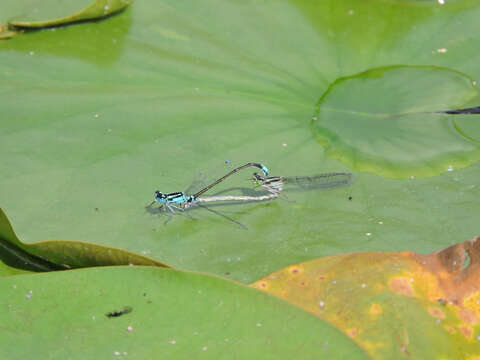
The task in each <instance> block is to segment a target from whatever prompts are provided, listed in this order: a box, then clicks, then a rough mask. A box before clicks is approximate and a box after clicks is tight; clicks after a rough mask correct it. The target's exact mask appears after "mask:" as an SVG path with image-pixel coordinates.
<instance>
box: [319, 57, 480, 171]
mask: <svg viewBox="0 0 480 360" xmlns="http://www.w3.org/2000/svg"><path fill="white" fill-rule="evenodd" d="M472 103H473V104H475V103H476V104H480V91H479V88H478V86H477V85H476V82H475V81H474V80H473V79H471V78H469V77H468V76H466V75H465V74H461V73H459V72H457V71H452V70H451V69H447V68H440V67H432V66H393V67H386V68H378V69H372V70H368V71H365V72H362V73H360V74H357V75H353V76H348V77H344V78H340V79H337V80H336V81H335V82H334V83H333V84H332V85H331V86H330V87H329V89H328V90H327V91H326V92H325V93H324V95H323V96H322V98H321V99H320V101H319V103H318V110H317V113H316V114H315V116H314V120H313V121H312V126H313V129H314V131H315V133H316V134H317V135H318V138H319V140H320V141H321V142H322V143H323V144H325V147H326V153H327V154H328V155H329V156H332V157H334V158H337V159H339V160H341V161H343V162H345V163H346V164H348V165H349V166H350V167H352V168H354V169H357V170H363V171H370V172H374V173H378V174H381V175H384V176H391V177H400V178H402V177H404V178H409V177H412V176H415V177H418V176H432V175H437V174H439V173H442V172H445V171H447V170H448V169H449V168H452V167H455V168H461V167H465V166H469V165H471V164H473V163H475V162H477V161H478V160H479V159H480V117H478V115H477V116H475V115H472V117H471V118H470V119H469V120H470V121H471V122H474V125H477V126H476V131H475V130H473V128H472V129H469V131H465V129H462V126H461V125H459V124H458V120H459V119H458V118H457V117H455V116H451V115H447V114H445V113H444V111H445V110H448V109H460V108H462V107H466V105H468V104H472ZM464 119H466V117H464Z"/></svg>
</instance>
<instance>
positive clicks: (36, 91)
mask: <svg viewBox="0 0 480 360" xmlns="http://www.w3.org/2000/svg"><path fill="white" fill-rule="evenodd" d="M2 6H4V5H3V3H2V5H0V9H1V10H3V9H2ZM479 16H480V4H479V3H478V1H476V0H458V1H447V3H446V4H444V5H441V4H439V3H438V2H436V1H383V0H368V1H358V0H342V1H338V0H328V1H327V0H323V1H313V0H291V1H287V0H281V1H267V2H256V1H243V2H237V1H231V0H227V1H211V2H209V3H208V5H207V4H205V3H199V2H192V1H188V2H179V1H162V2H157V1H152V0H144V1H138V2H136V3H134V4H133V5H132V6H130V7H129V8H128V9H127V10H126V11H124V12H122V13H120V14H118V16H115V17H112V18H110V19H108V21H101V22H98V23H83V24H80V25H73V26H69V27H64V28H60V29H57V30H56V31H54V32H52V31H49V30H48V31H38V32H35V33H30V34H27V35H25V36H19V37H17V38H16V39H15V40H14V41H8V42H2V43H0V55H1V56H0V68H1V70H0V77H1V79H0V92H1V94H2V95H1V100H0V101H1V105H2V121H1V123H0V154H2V161H1V162H0V173H1V174H2V177H1V178H0V201H1V203H2V204H1V205H2V206H3V207H4V208H5V209H6V211H7V212H8V214H9V216H11V218H12V221H13V223H14V224H15V228H16V230H17V232H18V233H19V235H20V237H21V238H22V239H25V241H27V242H33V241H37V240H40V239H52V238H62V239H65V238H67V239H72V240H84V241H89V242H96V243H99V244H102V245H106V246H115V247H121V248H125V249H128V250H132V251H135V252H137V253H142V254H148V256H151V257H153V258H155V259H158V260H161V261H165V262H167V263H169V264H171V265H173V266H176V267H182V268H186V269H195V270H201V271H209V272H212V273H216V274H221V275H225V276H229V277H231V278H233V279H236V280H239V281H244V282H251V281H253V280H255V279H258V278H260V277H261V276H262V275H265V274H268V273H270V272H273V271H275V270H277V269H279V268H281V267H283V266H286V265H288V264H292V263H296V262H301V261H305V260H308V259H312V258H317V257H320V256H325V255H329V254H333V253H339V252H347V251H348V252H349V251H358V250H364V251H366V250H376V251H381V250H389V251H400V250H405V249H409V250H412V251H416V252H427V251H428V252H429V251H433V250H434V249H437V248H440V247H445V246H447V245H450V244H452V243H455V242H458V241H460V240H461V239H465V238H472V237H473V236H475V235H477V234H478V221H477V219H476V218H475V216H472V214H476V213H479V212H480V203H479V202H478V201H477V199H478V198H479V197H480V187H479V186H478V178H479V177H480V166H479V163H478V162H476V163H475V161H476V159H477V158H476V156H477V155H476V154H478V140H479V136H478V134H479V130H480V129H479V126H480V121H479V120H478V117H477V116H476V115H468V116H467V115H459V116H460V117H455V118H454V117H453V116H454V115H452V117H448V119H449V120H448V121H445V119H447V118H446V115H441V117H440V118H439V119H438V120H439V121H436V119H429V120H428V122H425V126H426V127H427V128H428V129H429V130H431V132H427V133H425V129H424V128H422V126H420V125H418V123H416V124H415V127H414V128H412V127H411V126H409V129H408V130H409V131H410V132H408V133H406V134H405V136H403V134H402V141H401V143H400V147H399V149H403V150H404V151H405V152H404V153H403V154H406V155H405V156H403V157H401V159H407V158H408V156H407V155H408V154H409V156H410V157H411V158H412V159H411V161H404V163H402V164H399V161H398V158H397V157H395V156H396V154H397V153H396V151H395V149H394V148H392V147H391V144H392V142H389V141H388V139H387V138H385V139H382V140H383V141H379V142H378V143H373V142H372V141H370V144H369V145H371V146H372V152H371V153H373V154H376V157H367V159H366V157H365V156H363V157H362V156H361V155H362V154H364V153H365V152H364V151H363V150H365V148H364V147H363V148H362V147H360V145H359V144H365V138H362V137H364V136H365V137H367V138H368V139H375V136H376V135H382V136H384V134H385V132H386V133H387V135H389V136H396V135H397V133H396V131H397V129H398V127H397V128H395V127H393V128H388V127H387V128H383V127H382V128H381V129H380V128H379V127H378V126H369V128H368V129H364V128H362V129H361V131H355V132H354V133H353V134H348V136H352V139H353V140H354V141H355V142H354V143H353V145H352V146H351V147H350V148H349V151H348V152H347V153H346V152H345V151H344V152H343V153H342V154H341V156H334V157H332V156H330V155H335V154H334V152H333V151H331V149H332V148H331V147H328V145H327V144H325V137H326V135H328V134H325V133H322V132H321V128H320V127H317V126H316V125H314V126H312V117H314V116H319V115H321V117H319V119H318V120H317V123H320V122H321V121H323V119H324V118H323V113H320V114H317V113H318V111H322V112H323V111H324V110H326V109H323V110H322V109H321V107H320V109H319V108H317V104H318V103H319V101H320V99H322V96H324V95H325V94H326V93H327V91H328V89H332V86H333V84H334V83H335V81H337V80H339V79H347V78H348V77H355V76H357V75H358V74H360V73H362V72H365V71H371V70H373V69H382V68H387V67H389V66H402V67H406V66H410V67H415V68H416V69H418V68H422V67H423V68H433V67H439V68H442V69H444V71H445V73H447V74H462V76H463V77H464V78H467V79H472V80H473V81H475V80H476V79H479V78H480V66H479V65H478V64H479V63H480V53H479V52H478V51H477V49H478V43H479V41H480V31H479V30H480V23H479V22H478V18H479ZM443 49H445V51H444V50H443ZM411 74H412V73H411V72H407V75H408V78H410V79H411V78H412V77H413V78H414V76H411ZM442 74H444V73H442ZM406 78H407V77H406ZM422 78H423V76H422ZM384 79H385V78H384ZM442 79H444V78H443V77H441V78H440V79H439V81H436V82H435V86H438V87H441V86H442V84H441V83H442V81H441V80H442ZM449 79H450V80H449ZM451 79H454V78H453V77H451V78H449V77H448V76H447V77H446V80H445V89H448V90H449V92H442V93H441V94H442V96H443V97H442V99H444V100H442V102H439V103H437V104H435V105H436V106H435V107H431V108H430V107H429V108H428V109H427V110H428V111H435V110H447V109H448V108H445V107H444V106H448V107H453V108H457V107H461V106H463V105H467V104H464V103H463V101H466V100H465V99H467V98H470V97H469V96H466V97H465V96H462V91H465V92H466V93H468V94H474V93H475V92H477V90H476V89H477V86H478V85H475V86H472V84H471V83H470V85H468V86H470V87H468V86H467V85H465V86H464V87H462V86H453V85H455V84H453V85H452V83H451V81H453V80H451ZM400 80H401V79H400ZM419 80H421V79H419ZM390 81H392V80H389V79H386V85H390V86H392V87H395V86H397V87H399V88H398V89H397V90H398V91H397V92H395V93H391V94H389V93H388V92H387V91H383V92H382V93H381V95H382V96H383V98H382V99H383V100H384V101H387V100H388V102H386V104H395V99H396V98H397V97H398V96H399V94H400V93H409V92H412V93H415V94H420V93H421V92H420V91H419V90H421V89H419V82H418V81H417V82H412V83H409V82H403V83H402V82H400V81H399V80H398V79H397V80H396V82H392V83H390ZM349 82H350V81H344V82H343V85H345V86H346V88H345V89H344V90H346V92H345V93H344V94H343V95H342V94H340V93H338V91H337V90H338V89H335V91H332V92H330V94H334V95H335V96H336V97H335V101H337V102H342V100H343V104H342V105H343V107H344V108H348V107H349V106H350V105H352V106H353V105H354V104H355V103H354V102H355V101H359V99H360V100H363V101H367V100H368V101H369V103H371V104H372V106H373V105H375V101H376V100H377V99H378V96H379V92H372V93H371V94H370V95H369V93H367V92H366V91H364V88H362V87H360V88H358V90H356V91H355V92H352V91H351V90H352V89H353V85H352V86H350V85H348V83H349ZM439 84H440V85H439ZM437 90H438V89H435V91H437ZM423 93H424V95H425V92H423ZM450 96H451V97H450ZM325 99H328V100H329V101H330V100H334V98H330V97H329V96H327V97H325ZM421 100H422V98H421V97H420V95H419V104H421V103H422V101H421ZM472 101H473V100H472ZM349 104H350V105H349ZM401 104H405V102H402V103H401ZM469 105H472V104H469ZM473 105H475V104H473ZM390 110H391V109H390ZM409 110H411V109H409ZM402 111H403V109H395V112H402ZM335 119H336V118H333V120H332V119H330V120H329V121H334V124H335V125H342V126H341V127H340V129H341V130H342V131H341V133H337V134H336V137H337V138H336V139H334V140H335V141H336V144H342V141H346V139H347V134H345V135H344V134H343V131H344V129H347V128H349V125H348V124H349V123H352V129H354V127H353V125H358V124H355V121H357V120H358V119H357V118H356V117H355V116H352V117H347V116H345V115H342V118H338V120H337V121H335ZM452 119H454V120H452ZM340 120H341V121H343V122H341V121H340ZM347 121H348V122H349V123H348V122H347ZM414 121H415V119H414V118H412V119H409V120H408V123H409V124H412V123H413V122H414ZM419 121H420V122H421V121H422V119H421V118H419ZM324 124H325V123H324ZM332 124H333V123H332V122H329V123H328V124H327V125H329V126H330V125H332ZM429 125H430V126H429ZM325 126H326V125H325ZM325 126H324V128H325ZM380 130H381V132H380ZM418 130H421V132H420V133H419V132H418ZM412 131H413V132H412ZM319 132H320V133H319ZM419 134H420V135H421V136H419ZM430 134H431V135H432V136H431V137H430ZM320 135H321V136H320ZM468 139H470V140H468ZM326 146H327V148H326V150H325V147H326ZM359 147H360V148H359ZM426 148H428V151H427V150H426ZM352 149H353V150H352ZM362 151H363V153H362ZM409 152H410V153H409ZM337 154H338V153H337ZM394 155H395V156H394ZM400 155H402V154H400V153H398V156H399V157H400ZM417 157H418V158H417ZM382 159H383V160H385V161H383V160H382ZM225 160H230V161H231V164H234V165H237V164H238V165H240V164H242V163H244V162H247V161H260V162H264V163H265V164H266V165H267V166H268V167H270V168H271V170H272V174H273V175H284V176H291V175H313V174H316V173H320V172H330V171H354V172H355V183H354V184H353V185H352V186H351V187H344V188H340V189H335V190H329V191H323V192H321V191H292V192H286V193H285V195H286V196H287V197H288V200H289V201H286V200H284V199H278V200H276V201H274V202H271V203H267V204H265V203H263V204H262V203H253V204H244V205H228V206H222V205H220V206H215V207H214V208H213V209H215V210H217V211H220V212H221V213H222V214H224V215H227V216H229V217H230V218H232V219H233V220H235V221H238V222H240V223H242V224H243V225H245V226H246V227H247V228H248V230H245V229H244V228H243V227H241V226H238V225H237V224H236V223H234V222H232V221H229V220H227V219H225V218H224V217H221V216H218V215H216V214H214V213H211V212H208V211H207V210H205V209H201V208H195V209H192V211H189V212H188V214H184V215H175V216H174V217H173V218H172V219H171V220H170V221H169V222H168V223H167V224H165V221H166V220H167V219H168V218H167V217H166V216H163V215H161V214H158V213H153V214H152V213H149V212H147V211H146V210H145V205H146V204H148V203H149V202H150V201H151V200H152V194H153V191H154V190H157V189H159V190H161V191H165V192H173V191H181V190H183V189H185V188H187V187H188V185H189V184H190V183H191V182H192V180H193V179H194V178H195V176H196V174H197V173H198V172H200V171H205V170H208V169H211V168H216V169H221V168H222V165H223V164H224V162H225ZM356 160H359V161H356ZM360 160H361V161H360ZM382 161H383V162H382ZM387 162H388V163H387ZM469 164H472V165H470V166H469ZM350 166H351V167H352V168H350ZM386 166H388V168H387V169H386ZM462 166H466V167H464V168H461V167H462ZM385 169H386V170H385ZM363 170H369V171H371V173H366V172H362V171H363ZM387 170H388V171H387ZM427 170H428V171H427ZM447 170H452V171H447ZM218 173H219V174H220V171H219V172H218ZM440 173H441V174H440ZM214 174H217V172H214ZM379 174H383V175H385V174H389V175H390V176H392V177H393V176H395V177H405V176H406V175H407V176H408V179H395V180H394V179H390V178H386V177H383V176H379ZM432 174H436V175H438V176H433V177H429V178H424V179H418V176H421V175H432ZM248 177H250V173H249V172H243V173H240V174H238V175H236V176H235V177H234V178H232V179H229V181H228V182H226V183H224V184H225V186H223V187H221V188H219V189H220V190H221V189H227V188H229V187H239V186H240V187H243V188H245V187H250V186H251V184H250V183H249V182H247V181H246V180H245V179H247V178H248ZM410 177H413V178H412V179H411V178H410ZM212 193H214V192H212ZM349 196H352V199H351V200H348V197H349ZM418 239H422V241H418Z"/></svg>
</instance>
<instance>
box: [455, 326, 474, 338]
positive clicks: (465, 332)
mask: <svg viewBox="0 0 480 360" xmlns="http://www.w3.org/2000/svg"><path fill="white" fill-rule="evenodd" d="M458 330H460V332H461V333H462V334H463V335H465V337H467V338H471V337H472V328H471V327H470V326H466V325H458Z"/></svg>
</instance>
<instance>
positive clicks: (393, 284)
mask: <svg viewBox="0 0 480 360" xmlns="http://www.w3.org/2000/svg"><path fill="white" fill-rule="evenodd" d="M388 285H390V288H391V289H392V291H393V292H396V293H398V294H402V295H406V296H414V295H415V291H414V290H413V287H412V284H411V283H410V281H409V280H408V279H407V278H404V277H395V278H393V279H391V280H390V281H389V283H388Z"/></svg>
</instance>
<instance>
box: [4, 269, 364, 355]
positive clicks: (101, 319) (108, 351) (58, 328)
mask: <svg viewBox="0 0 480 360" xmlns="http://www.w3.org/2000/svg"><path fill="white" fill-rule="evenodd" d="M0 287H1V288H2V291H1V293H0V305H1V306H0V322H1V324H2V336H1V338H0V357H1V358H2V359H9V360H15V359H26V358H28V359H30V358H32V356H33V354H34V357H35V358H39V359H65V358H68V359H110V358H119V357H121V358H128V359H157V358H174V359H232V358H238V359H292V358H295V359H312V358H325V359H333V358H347V357H348V358H349V359H366V358H368V357H367V356H366V354H365V353H364V352H363V351H362V350H361V349H360V348H359V347H358V346H356V345H355V344H354V343H353V342H352V341H351V340H350V339H349V338H348V337H347V336H346V335H344V334H342V333H341V332H340V331H338V330H337V329H335V328H334V327H333V326H331V325H330V324H328V323H327V322H324V321H323V320H320V319H318V318H316V317H314V316H312V315H311V314H308V313H307V312H304V311H302V310H300V309H298V308H296V307H295V306H292V305H289V304H287V303H286V302H283V301H282V300H279V299H277V298H275V297H273V296H270V295H267V294H264V293H261V292H259V291H257V290H254V289H250V288H248V287H246V286H244V285H239V284H234V283H231V282H229V281H225V280H221V279H218V278H216V277H212V276H206V275H201V274H195V273H184V272H178V271H173V270H165V269H159V268H147V267H144V268H139V267H117V268H102V269H99V268H96V269H85V270H75V271H65V272H53V273H47V274H35V275H24V276H14V277H9V278H3V279H0ZM126 309H128V311H130V312H127V313H124V312H125V310H126ZM115 315H117V316H115Z"/></svg>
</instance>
